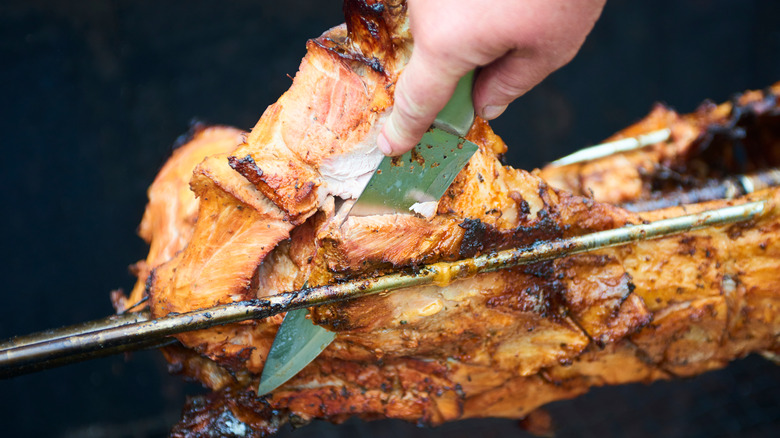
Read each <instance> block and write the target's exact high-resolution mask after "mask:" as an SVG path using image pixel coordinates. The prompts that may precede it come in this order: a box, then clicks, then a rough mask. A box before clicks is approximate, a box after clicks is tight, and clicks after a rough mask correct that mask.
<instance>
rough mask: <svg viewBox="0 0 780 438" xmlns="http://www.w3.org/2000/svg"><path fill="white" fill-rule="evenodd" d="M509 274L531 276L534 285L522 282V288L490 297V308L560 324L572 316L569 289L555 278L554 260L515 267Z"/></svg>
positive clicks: (487, 303)
mask: <svg viewBox="0 0 780 438" xmlns="http://www.w3.org/2000/svg"><path fill="white" fill-rule="evenodd" d="M509 272H515V273H517V274H519V275H523V276H529V277H530V278H531V282H530V283H528V282H519V283H518V284H522V286H521V287H519V288H511V289H509V290H507V291H506V292H505V293H502V294H501V295H497V296H494V297H491V298H489V299H488V300H487V302H486V305H487V307H489V308H499V309H504V310H514V311H516V312H530V313H534V314H536V315H538V316H539V317H541V318H546V319H549V320H551V321H557V322H558V321H561V320H562V319H563V318H565V317H566V316H567V315H568V313H569V310H568V308H567V306H566V299H565V298H566V287H565V285H564V283H563V281H561V280H560V279H558V278H556V277H555V275H554V273H555V272H554V266H553V262H552V261H546V262H540V263H534V264H533V265H528V266H523V267H518V268H513V269H510V270H509ZM526 278H528V277H526Z"/></svg>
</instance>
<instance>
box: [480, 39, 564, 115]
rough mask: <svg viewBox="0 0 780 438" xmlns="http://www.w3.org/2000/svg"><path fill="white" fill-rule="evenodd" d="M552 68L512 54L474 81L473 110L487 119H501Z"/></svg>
mask: <svg viewBox="0 0 780 438" xmlns="http://www.w3.org/2000/svg"><path fill="white" fill-rule="evenodd" d="M551 70H552V69H550V68H546V67H545V65H544V64H543V61H540V60H539V59H538V58H533V57H528V56H524V55H523V53H522V52H521V51H513V52H510V53H508V54H506V55H504V56H502V57H501V58H499V59H497V60H495V61H493V62H492V63H490V64H489V65H487V66H485V67H484V68H482V70H480V72H479V75H478V76H477V79H476V80H475V82H474V108H476V109H477V114H479V116H480V117H482V118H483V119H485V120H492V119H495V118H496V117H498V116H500V115H501V113H503V112H504V110H505V109H506V107H507V106H508V105H509V104H510V103H511V102H512V101H514V100H515V99H517V98H518V97H520V96H522V95H523V94H525V93H526V92H527V91H528V90H530V89H531V88H533V87H534V86H536V85H537V84H538V83H539V82H541V81H542V80H543V79H544V78H545V77H546V76H547V75H548V74H549V71H551Z"/></svg>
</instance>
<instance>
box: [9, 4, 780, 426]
mask: <svg viewBox="0 0 780 438" xmlns="http://www.w3.org/2000/svg"><path fill="white" fill-rule="evenodd" d="M778 17H780V2H776V1H769V0H766V1H762V0H753V1H748V0H732V1H725V0H720V1H718V0H652V1H651V0H646V1H639V0H633V1H628V0H610V1H609V3H608V5H607V7H606V9H605V12H604V15H603V17H602V19H601V20H600V22H599V23H598V24H597V26H596V29H595V31H594V32H593V34H592V35H591V36H590V37H589V39H588V41H587V43H586V44H585V46H584V48H583V49H582V51H581V53H580V55H579V56H578V57H577V58H576V59H575V60H574V61H573V62H572V63H571V64H570V65H568V66H567V67H565V68H564V69H562V70H561V71H559V72H557V73H555V74H554V75H552V76H551V77H550V78H549V79H548V80H547V81H545V82H544V83H543V84H542V85H540V86H539V87H537V88H536V89H535V90H533V91H532V92H530V93H529V94H528V95H527V96H526V97H524V98H522V99H521V100H520V101H518V102H516V103H515V104H514V105H513V106H512V107H510V109H509V111H507V113H506V114H505V115H503V116H502V117H501V119H500V120H498V121H496V122H495V123H494V127H495V130H496V131H497V132H498V133H499V134H500V135H502V136H503V137H504V139H505V140H506V141H507V143H508V144H509V146H510V151H511V152H510V155H509V158H510V161H511V163H512V164H513V165H515V166H520V167H523V168H529V169H530V168H533V167H537V166H541V165H543V164H544V163H545V162H547V161H550V160H552V159H555V158H557V157H560V156H562V155H564V154H566V153H568V152H571V151H573V150H575V149H577V148H580V147H583V146H586V145H588V144H592V143H596V142H598V141H599V140H601V139H602V138H604V137H606V136H608V135H609V134H611V133H612V132H614V131H616V130H618V129H620V128H622V127H625V126H627V125H628V124H630V123H632V122H634V121H636V120H637V119H639V118H641V117H642V116H643V115H644V114H646V112H647V111H648V110H649V109H650V107H651V105H652V103H653V102H655V101H664V102H667V103H668V104H670V105H672V106H673V107H675V108H677V109H679V110H680V111H682V112H689V111H691V110H693V109H694V108H695V107H696V105H697V104H698V103H699V102H700V101H702V100H703V99H705V98H712V99H713V100H715V101H723V100H726V99H728V98H729V97H730V96H731V95H732V94H733V93H734V92H737V91H741V90H744V89H750V88H752V89H755V88H763V87H765V86H768V85H770V84H771V83H773V82H774V81H777V80H780V25H778V20H777V19H778ZM342 21H343V20H342V16H341V6H340V1H338V0H328V1H313V0H287V1H284V2H278V1H276V2H272V1H262V0H253V1H248V0H234V1H229V2H216V1H214V2H202V1H183V0H169V1H160V0H157V1H148V0H136V1H117V0H80V1H57V0H51V1H11V2H9V1H4V2H2V3H0V142H1V143H0V144H1V145H2V147H1V148H0V151H1V153H2V155H1V156H0V188H1V190H2V197H3V200H4V202H3V203H2V205H3V207H2V208H3V212H2V215H0V232H1V233H2V238H0V242H1V246H0V250H2V252H1V253H0V254H2V256H0V257H2V263H0V278H2V279H3V286H2V289H3V290H2V305H1V306H0V338H7V337H10V336H12V335H17V334H24V333H29V332H32V331H37V330H41V329H45V328H50V327H56V326H60V325H65V324H71V323H75V322H80V321H85V320H89V319H96V318H100V317H103V316H106V315H108V314H109V313H110V312H111V311H112V309H111V306H110V304H109V299H108V296H109V291H110V290H111V289H114V288H119V287H122V288H124V289H125V290H127V289H129V288H130V287H131V286H132V283H133V278H132V277H131V276H130V275H129V273H128V270H127V266H128V265H129V264H130V263H132V262H135V261H136V260H138V259H141V258H144V257H145V251H146V246H145V244H144V243H143V242H142V241H141V240H140V239H139V238H137V237H136V236H135V229H136V226H137V224H138V223H139V221H140V219H141V215H142V212H143V208H144V205H145V202H146V198H145V196H146V195H145V190H146V188H147V186H148V185H149V183H150V182H151V181H152V179H153V177H154V175H155V172H156V171H157V170H158V169H159V167H160V165H161V164H162V162H163V161H164V159H165V158H166V157H167V156H168V154H169V153H170V150H171V144H172V143H173V142H174V140H175V139H176V137H177V136H178V135H179V134H181V133H183V132H185V131H186V130H187V128H188V123H189V121H190V120H191V119H192V118H199V119H201V120H205V121H208V122H213V123H222V124H231V125H235V126H238V127H241V128H243V129H249V128H251V127H252V126H253V125H254V123H255V122H256V121H257V119H258V118H259V116H260V114H261V113H262V112H263V110H264V109H265V107H266V106H267V105H269V104H271V103H272V102H274V101H275V100H276V98H277V97H278V96H279V95H280V94H281V93H282V92H283V91H284V90H285V89H286V88H287V87H289V85H290V79H289V78H288V77H287V75H294V74H295V72H296V70H297V66H298V63H299V61H300V58H301V57H302V56H303V55H304V50H305V49H304V43H305V41H306V39H307V38H311V37H315V36H317V35H319V34H320V33H321V32H322V31H324V30H325V29H327V28H328V27H330V26H333V25H336V24H338V23H340V22H342ZM198 391H200V389H199V387H198V386H197V385H194V384H185V383H183V382H182V381H181V379H180V378H178V377H172V376H169V375H168V374H167V371H166V367H165V364H164V363H163V361H162V359H161V356H160V355H159V354H158V353H156V352H144V353H136V354H133V356H132V357H131V358H130V360H129V361H126V360H125V359H124V358H123V357H113V358H107V359H101V360H96V361H92V362H89V363H83V364H77V365H70V366H67V367H65V368H61V369H56V370H51V371H47V372H44V373H40V374H36V375H29V376H24V377H20V378H16V379H13V380H9V381H0V425H2V432H0V434H2V435H3V436H51V437H80V436H88V437H109V436H126V437H144V436H164V434H165V433H166V431H167V430H168V429H169V427H170V426H171V424H173V422H175V421H176V419H177V418H178V416H179V411H180V409H181V406H182V405H183V400H184V397H185V394H186V393H196V392H198ZM549 410H550V412H551V413H552V416H553V418H554V420H555V422H556V427H557V429H558V436H562V437H575V436H605V437H607V436H616V437H619V436H635V437H655V436H680V437H681V436H702V437H704V436H706V437H713V436H733V435H740V436H753V437H759V436H761V437H764V436H767V437H768V436H776V435H777V432H778V429H780V428H779V427H778V426H779V425H780V372H779V371H778V368H776V367H774V366H773V365H771V364H770V363H769V362H767V361H764V360H763V359H761V358H759V357H756V356H753V357H749V358H747V359H744V360H740V361H737V362H736V363H734V364H732V365H731V366H730V367H728V368H726V369H725V370H723V371H718V372H713V373H709V374H706V375H703V376H700V377H697V378H694V379H690V380H686V381H674V382H661V383H656V384H653V385H650V386H644V385H631V386H624V387H617V388H603V389H597V390H594V391H593V392H591V393H590V394H588V395H587V396H585V397H581V398H579V399H576V400H573V401H564V402H558V403H555V404H553V405H551V406H550V408H549ZM287 433H289V434H291V436H293V437H309V436H322V435H327V436H337V435H338V436H353V435H364V436H404V435H405V436H409V435H415V436H427V437H437V436H442V437H443V436H447V437H450V438H453V437H456V436H467V435H469V436H470V435H474V434H478V435H479V436H481V437H483V438H487V437H490V436H502V437H503V436H522V435H523V432H521V431H520V429H519V428H518V426H517V422H516V421H510V420H471V421H465V422H459V423H454V424H449V425H445V426H442V427H440V428H436V429H418V428H415V427H414V426H411V425H407V424H405V423H399V422H391V421H382V422H376V423H365V422H361V421H357V420H351V421H349V422H348V423H347V424H345V425H341V426H331V425H327V424H319V425H317V426H309V427H306V428H303V429H300V430H297V431H294V432H289V431H288V432H287Z"/></svg>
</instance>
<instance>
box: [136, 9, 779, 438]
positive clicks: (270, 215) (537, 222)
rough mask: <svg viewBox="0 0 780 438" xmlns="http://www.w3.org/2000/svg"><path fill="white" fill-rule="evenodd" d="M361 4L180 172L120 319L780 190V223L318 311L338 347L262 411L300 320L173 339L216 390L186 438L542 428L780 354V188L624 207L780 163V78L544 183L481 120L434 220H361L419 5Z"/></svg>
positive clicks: (148, 218)
mask: <svg viewBox="0 0 780 438" xmlns="http://www.w3.org/2000/svg"><path fill="white" fill-rule="evenodd" d="M345 13H346V16H347V23H346V25H344V26H340V27H336V28H333V29H331V30H329V31H327V32H326V33H325V34H323V36H321V37H320V38H317V39H315V40H313V41H311V42H309V44H308V53H307V55H306V57H305V58H304V60H303V61H302V63H301V68H300V71H299V73H298V74H297V75H296V77H295V79H294V81H293V85H292V87H291V88H290V90H289V91H288V92H287V93H285V94H284V95H283V96H282V97H281V98H280V99H279V101H278V102H277V103H276V104H274V105H272V106H270V107H269V108H268V109H267V110H266V112H265V113H264V114H263V116H262V117H261V119H260V120H259V121H258V123H257V124H256V126H255V127H254V128H253V129H252V131H251V132H250V133H248V134H247V135H246V137H245V139H246V140H245V141H244V140H243V138H244V137H242V134H241V133H239V132H238V131H235V130H231V129H227V128H214V129H210V130H203V131H200V132H199V133H197V134H196V135H195V137H194V138H193V140H192V141H191V142H189V143H188V144H186V145H184V146H182V147H181V148H180V149H179V150H177V152H176V154H175V155H174V157H172V159H171V160H170V161H169V163H168V164H167V165H166V167H164V168H163V170H162V171H161V173H160V175H159V176H158V178H157V179H156V180H155V182H154V183H153V185H152V187H151V188H150V191H149V193H150V204H149V207H148V209H147V213H146V215H145V216H144V222H143V224H142V226H141V231H142V236H143V237H144V238H146V239H147V240H148V241H150V243H151V247H152V250H151V251H150V256H149V258H148V259H147V260H146V261H145V262H144V263H142V264H140V265H139V269H138V270H137V272H138V274H139V282H138V286H137V287H136V289H135V290H134V291H133V294H132V295H131V296H130V297H129V298H128V299H127V301H126V302H123V303H122V306H125V307H129V306H134V305H138V304H139V303H141V301H143V300H144V299H146V300H147V301H145V302H143V303H141V304H140V305H148V306H149V308H150V309H151V311H152V314H153V315H155V316H163V315H166V314H168V313H171V312H186V311H189V310H194V309H200V308H206V307H209V306H213V305H216V304H221V303H228V302H233V301H238V300H245V299H252V298H258V297H264V296H269V295H272V294H276V293H280V292H284V291H291V290H295V289H298V288H301V287H302V286H303V285H304V284H305V283H306V284H308V285H310V286H316V285H322V284H327V283H330V282H334V281H339V280H342V279H347V278H355V277H360V276H372V275H378V274H381V273H385V272H390V271H397V270H404V269H411V270H413V269H415V268H416V267H418V266H420V265H421V264H425V263H431V262H436V261H442V260H456V259H461V258H467V257H473V256H476V255H480V254H486V253H490V252H492V251H496V250H499V249H504V248H511V247H519V246H528V245H533V244H534V242H537V241H541V240H550V239H555V238H559V237H567V236H575V235H581V234H586V233H590V232H595V231H601V230H607V229H612V228H616V227H621V226H624V225H626V224H636V223H641V222H643V221H647V220H654V219H659V218H665V217H674V216H679V215H682V214H685V213H686V212H694V211H704V210H706V209H710V208H717V207H720V206H725V205H732V204H738V203H744V202H746V201H748V200H757V199H762V200H766V201H767V208H766V210H765V213H764V214H763V215H762V216H761V217H760V218H759V219H757V220H755V221H752V222H749V223H746V224H740V225H732V226H726V227H719V228H711V229H707V230H702V231H697V232H690V233H686V234H683V235H678V236H675V237H669V238H664V239H660V240H656V241H649V242H642V243H636V244H632V245H627V246H623V247H618V248H612V249H604V250H599V251H596V252H593V253H589V254H583V255H576V256H570V257H565V258H561V259H557V260H554V261H548V262H540V263H537V264H533V265H529V266H525V267H519V268H513V269H506V270H503V271H498V272H494V273H488V274H481V275H478V276H475V277H472V278H468V279H461V280H457V281H452V282H448V281H446V279H443V280H442V281H440V282H439V283H438V284H436V285H433V286H425V287H416V288H409V289H404V290H401V291H397V292H394V293H392V294H387V295H377V296H370V297H365V298H361V299H356V300H353V301H349V302H344V303H338V304H331V305H326V306H321V307H318V308H314V309H312V311H311V316H312V319H313V321H314V322H315V323H317V324H320V325H322V326H324V327H326V328H327V329H329V330H332V331H334V332H336V334H337V335H336V340H335V341H334V342H333V343H332V344H331V345H330V346H329V347H328V348H327V349H326V350H325V351H324V352H323V354H322V355H321V356H320V357H318V358H317V359H316V360H315V361H314V362H312V363H311V364H310V365H309V366H307V367H306V368H305V369H304V370H303V371H301V372H300V373H299V374H298V375H297V376H296V377H294V378H293V379H292V380H290V381H289V382H287V383H286V384H284V385H282V386H281V387H280V388H278V389H277V390H275V391H274V392H272V393H271V394H268V395H266V396H262V397H258V395H257V394H256V392H255V388H256V386H257V381H258V378H259V375H260V373H261V371H262V368H263V364H264V362H265V358H266V356H267V354H268V351H269V349H270V346H271V343H272V341H273V338H274V335H275V332H276V330H277V328H278V326H279V324H280V322H281V318H282V316H281V315H277V316H275V317H272V318H268V319H265V320H261V321H251V322H247V323H241V324H233V325H227V326H223V327H218V328H213V329H208V330H201V331H197V332H192V333H185V334H181V335H177V338H178V340H179V341H180V344H181V345H179V346H175V347H166V348H165V349H164V353H165V355H166V357H167V359H168V360H169V362H170V363H171V368H172V369H173V370H175V371H177V372H179V373H181V374H184V375H186V376H189V377H192V378H196V379H198V380H200V381H201V382H203V383H204V384H205V385H206V386H208V387H210V388H211V389H212V390H213V393H211V394H210V395H207V396H203V397H199V398H196V399H193V401H191V402H190V404H189V405H188V406H187V408H186V409H185V415H184V418H183V419H182V421H181V422H180V423H179V424H178V425H177V426H176V427H175V428H174V431H173V435H174V436H210V434H211V433H213V432H219V431H226V433H227V432H230V431H231V430H233V429H232V428H236V427H238V428H240V429H241V430H242V431H244V432H246V434H249V435H252V434H254V435H257V436H262V435H267V434H270V433H273V432H274V431H276V430H277V429H278V428H279V427H280V426H281V425H282V424H284V423H285V422H293V423H295V424H301V423H305V422H308V421H310V420H312V419H316V418H320V419H326V420H330V421H335V422H339V421H343V420H345V419H346V418H348V417H351V416H358V417H362V418H365V419H376V418H400V419H404V420H408V421H412V422H417V423H421V424H434V425H435V424H440V423H442V422H445V421H453V420H458V419H463V418H473V417H486V416H491V417H509V418H521V417H524V416H526V415H528V414H529V413H530V412H532V411H533V410H534V409H536V408H537V407H539V406H542V405H544V404H545V403H548V402H550V401H554V400H559V399H563V398H571V397H574V396H576V395H578V394H582V393H584V392H586V391H587V390H588V389H589V388H591V387H593V386H599V385H608V384H609V385H612V384H621V383H627V382H638V381H641V382H649V381H652V380H656V379H667V378H672V377H676V376H689V375H693V374H696V373H701V372H704V371H707V370H711V369H715V368H719V367H722V366H724V365H725V364H726V363H728V362H729V361H730V360H733V359H735V358H738V357H742V356H744V355H746V354H748V353H751V352H765V353H766V354H773V353H776V352H777V351H778V346H779V344H778V340H777V336H778V333H780V309H779V308H778V306H780V278H778V276H777V272H779V271H780V244H779V243H778V239H776V236H777V235H776V234H774V233H776V232H778V231H779V230H780V211H779V210H778V203H780V190H778V189H776V188H774V187H768V188H765V189H763V190H759V191H755V192H754V193H745V194H742V195H741V196H735V197H732V198H733V199H711V200H709V201H708V202H706V203H690V202H682V203H679V202H678V203H677V205H670V206H669V207H668V208H664V209H660V210H658V209H654V210H651V211H645V212H632V211H629V210H628V209H626V208H622V206H625V205H627V204H628V203H637V202H640V201H644V200H648V199H658V198H660V197H663V196H667V197H669V196H668V195H669V193H671V192H674V190H681V191H686V190H691V189H693V188H695V187H697V186H701V185H704V184H707V183H708V182H711V181H713V180H718V179H723V178H727V177H730V176H733V175H737V174H741V173H744V172H755V171H761V170H762V169H768V168H770V167H771V166H774V165H776V162H775V158H774V157H776V156H778V155H777V152H776V151H777V150H778V148H780V135H779V134H780V131H778V130H779V129H780V128H778V127H780V121H778V114H779V113H778V106H777V104H778V94H780V93H779V92H780V87H778V86H776V87H774V88H772V89H769V90H768V91H766V92H763V93H761V92H751V93H746V94H744V95H742V97H741V98H739V99H737V100H736V101H735V102H733V103H729V104H724V105H720V106H715V105H706V106H704V107H702V109H701V110H700V111H698V112H697V113H694V114H692V115H689V116H679V115H677V114H676V113H674V112H672V111H671V110H668V109H665V108H660V107H659V108H658V109H656V110H655V111H654V112H653V113H651V114H650V115H649V116H648V117H647V118H646V119H645V120H643V121H641V122H639V123H638V124H636V125H635V126H632V127H629V128H627V129H626V130H624V131H621V133H619V134H616V136H615V137H613V138H620V137H622V136H633V135H636V134H639V133H643V132H648V131H651V130H653V129H657V128H659V127H669V128H671V129H672V136H671V139H670V141H668V142H663V143H659V144H656V145H651V146H648V147H647V148H643V149H641V150H637V151H632V152H627V153H622V154H616V155H614V156H610V157H606V158H603V159H599V160H594V161H590V162H587V163H580V164H574V165H569V166H561V167H548V168H545V169H542V170H538V171H534V172H526V171H524V170H519V169H513V168H511V167H507V166H504V165H502V164H501V161H500V156H501V154H503V153H504V152H505V151H506V146H505V144H504V143H503V142H502V140H501V139H500V138H499V137H498V136H497V135H496V134H495V133H493V131H492V130H491V129H490V127H489V126H488V124H487V123H486V122H485V121H482V120H477V122H476V123H475V124H474V126H473V127H472V129H471V131H470V132H469V134H468V136H467V137H468V139H469V140H470V141H472V142H474V143H476V144H477V145H478V146H479V151H478V152H477V153H476V154H475V155H474V156H473V158H472V159H471V160H470V162H469V163H468V165H467V166H466V168H465V169H464V170H463V171H462V172H461V173H460V174H459V175H458V177H457V178H456V180H455V181H454V182H453V184H452V186H451V187H450V188H449V190H448V191H447V193H446V194H445V195H444V197H443V198H442V200H441V201H440V202H439V204H438V207H437V210H436V215H434V216H433V217H432V218H421V217H417V216H413V215H382V216H370V217H346V218H345V215H344V214H343V212H342V210H341V209H340V207H341V206H342V205H343V204H345V203H349V202H351V200H353V199H354V198H355V197H357V195H358V194H359V193H360V190H361V189H362V186H363V185H364V184H365V182H366V181H367V178H368V177H369V176H370V173H371V171H372V169H373V167H374V166H375V165H376V163H377V162H378V160H379V159H380V158H381V154H380V153H379V151H378V150H377V149H376V147H375V139H376V136H377V134H378V132H379V128H380V127H381V125H382V122H383V118H384V117H386V115H387V114H388V111H389V110H390V109H391V108H392V103H393V99H392V91H393V84H394V83H395V80H396V78H397V76H398V74H399V72H400V71H401V69H402V67H403V64H404V62H405V61H406V59H407V58H408V55H409V53H410V51H411V36H410V35H409V34H408V31H407V25H406V15H405V3H404V2H403V1H385V2H382V1H359V0H347V1H345ZM747 113H749V114H752V115H751V116H749V117H742V116H740V114H747ZM740 117H742V118H740ZM735 120H736V121H737V122H735ZM756 120H758V121H756ZM728 133H732V136H731V137H729V134H728ZM740 133H742V134H740ZM745 133H747V134H745ZM743 134H744V135H747V137H744V138H750V139H751V140H750V144H751V146H750V151H752V152H751V154H748V156H749V157H750V160H748V161H747V162H746V163H747V164H745V163H742V164H739V165H736V164H733V163H731V161H729V160H726V159H723V157H724V155H723V153H722V152H714V150H717V151H733V150H735V148H737V147H739V146H740V143H739V141H737V140H739V139H740V138H741V137H739V136H740V135H743ZM715 137H717V138H715ZM713 138H715V139H714V140H713ZM734 156H736V155H734ZM740 156H742V155H740ZM196 163H198V164H197V165H196ZM190 174H191V178H189V179H188V178H186V177H183V176H182V175H190ZM668 175H672V176H673V177H668ZM188 189H191V191H192V194H190V193H189V192H188ZM193 194H194V196H193ZM195 197H197V199H196V198H195ZM196 206H197V213H194V211H195V207H196ZM136 307H137V306H136Z"/></svg>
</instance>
